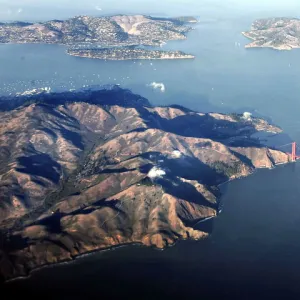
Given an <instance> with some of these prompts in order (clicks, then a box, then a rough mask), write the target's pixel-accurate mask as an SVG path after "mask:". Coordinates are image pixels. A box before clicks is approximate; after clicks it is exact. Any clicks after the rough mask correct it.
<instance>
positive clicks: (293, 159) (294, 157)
mask: <svg viewBox="0 0 300 300" xmlns="http://www.w3.org/2000/svg"><path fill="white" fill-rule="evenodd" d="M296 149H297V144H296V142H293V143H292V161H296V160H297V155H296Z"/></svg>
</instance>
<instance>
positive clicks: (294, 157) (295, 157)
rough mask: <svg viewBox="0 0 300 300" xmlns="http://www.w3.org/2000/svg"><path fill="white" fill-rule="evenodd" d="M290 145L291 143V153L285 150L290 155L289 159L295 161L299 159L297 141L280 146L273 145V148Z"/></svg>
mask: <svg viewBox="0 0 300 300" xmlns="http://www.w3.org/2000/svg"><path fill="white" fill-rule="evenodd" d="M291 145H292V153H290V152H288V151H287V152H286V153H287V154H289V155H290V157H291V161H292V162H295V161H297V160H298V159H300V156H299V155H297V143H296V142H293V143H289V144H286V145H282V146H279V147H275V148H276V149H278V150H279V148H282V147H287V146H291Z"/></svg>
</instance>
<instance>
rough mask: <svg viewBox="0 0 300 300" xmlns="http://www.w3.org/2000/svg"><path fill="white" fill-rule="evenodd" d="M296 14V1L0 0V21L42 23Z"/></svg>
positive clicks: (297, 4)
mask: <svg viewBox="0 0 300 300" xmlns="http://www.w3.org/2000/svg"><path fill="white" fill-rule="evenodd" d="M298 11H299V12H300V2H299V1H298V0H287V1H284V2H282V1H278V0H275V1H271V0H261V1H258V0H255V1H251V2H248V1H247V2H243V3H241V1H238V0H229V1H221V0H212V1H208V0H153V1H150V0H145V1H143V2H141V1H138V0H127V1H126V2H124V1H120V0H101V1H98V0H86V1H80V2H79V1H76V2H74V1H71V0H60V1H59V0H52V1H48V0H45V1H38V0H0V21H1V20H2V21H9V20H44V19H52V18H68V17H72V16H74V15H79V14H88V15H107V14H114V13H124V14H135V13H141V14H159V15H196V16H204V17H218V18H220V17H222V16H225V15H226V16H235V15H237V16H240V17H242V16H243V15H248V14H252V15H255V16H257V17H271V16H291V17H297V16H298V15H299V14H298V13H297V12H298Z"/></svg>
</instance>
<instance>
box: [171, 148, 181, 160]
mask: <svg viewBox="0 0 300 300" xmlns="http://www.w3.org/2000/svg"><path fill="white" fill-rule="evenodd" d="M181 156H182V153H181V152H180V151H178V150H174V151H173V152H172V157H173V158H180V157H181Z"/></svg>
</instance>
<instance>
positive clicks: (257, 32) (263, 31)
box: [243, 18, 300, 50]
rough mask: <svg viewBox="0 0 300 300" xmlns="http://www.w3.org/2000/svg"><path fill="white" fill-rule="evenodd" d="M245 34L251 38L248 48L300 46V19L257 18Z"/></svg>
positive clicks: (289, 47)
mask: <svg viewBox="0 0 300 300" xmlns="http://www.w3.org/2000/svg"><path fill="white" fill-rule="evenodd" d="M243 35H244V36H245V37H247V38H249V39H251V40H253V42H251V43H250V44H248V45H246V48H256V47H268V48H273V49H277V50H291V49H294V48H300V20H299V19H295V18H270V19H260V20H256V21H255V22H254V23H253V24H252V27H251V30H250V31H248V32H243Z"/></svg>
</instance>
